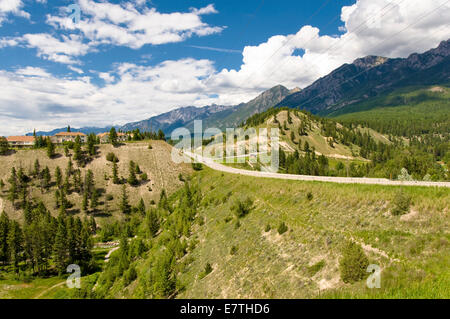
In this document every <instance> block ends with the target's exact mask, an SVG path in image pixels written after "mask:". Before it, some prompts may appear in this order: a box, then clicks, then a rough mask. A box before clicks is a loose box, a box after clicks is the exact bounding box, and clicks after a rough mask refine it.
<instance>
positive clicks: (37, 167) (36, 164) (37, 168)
mask: <svg viewBox="0 0 450 319" xmlns="http://www.w3.org/2000/svg"><path fill="white" fill-rule="evenodd" d="M40 173H41V165H40V164H39V160H38V159H36V160H35V161H34V171H33V176H34V177H38V176H39V175H40Z"/></svg>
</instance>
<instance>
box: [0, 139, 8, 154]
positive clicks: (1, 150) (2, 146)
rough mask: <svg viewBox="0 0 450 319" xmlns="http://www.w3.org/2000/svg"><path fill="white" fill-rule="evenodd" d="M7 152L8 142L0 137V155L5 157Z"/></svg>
mask: <svg viewBox="0 0 450 319" xmlns="http://www.w3.org/2000/svg"><path fill="white" fill-rule="evenodd" d="M8 151H9V143H8V140H7V139H6V138H4V137H2V136H0V155H6V154H7V153H8Z"/></svg>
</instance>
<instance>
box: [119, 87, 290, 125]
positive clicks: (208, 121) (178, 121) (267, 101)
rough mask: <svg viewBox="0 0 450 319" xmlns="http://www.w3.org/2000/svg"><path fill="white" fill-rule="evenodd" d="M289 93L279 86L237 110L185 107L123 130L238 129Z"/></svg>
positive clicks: (216, 106) (229, 107) (240, 105)
mask: <svg viewBox="0 0 450 319" xmlns="http://www.w3.org/2000/svg"><path fill="white" fill-rule="evenodd" d="M290 93H291V91H290V90H288V89H287V88H285V87H284V86H282V85H277V86H275V87H273V88H271V89H270V90H267V91H265V92H263V93H262V94H260V95H259V96H258V97H256V98H255V99H253V100H251V101H249V102H247V103H241V104H239V105H234V106H222V105H211V106H205V107H193V106H190V107H183V108H179V109H176V110H173V111H170V112H167V113H164V114H161V115H158V116H155V117H152V118H150V119H147V120H144V121H139V122H135V123H129V124H125V125H124V126H122V127H121V129H122V130H124V131H131V130H134V129H137V128H138V129H140V130H141V131H145V130H150V129H152V130H158V129H162V130H163V131H164V133H166V134H170V133H171V132H172V131H173V130H174V129H176V128H178V127H186V128H187V129H189V130H191V131H193V127H194V121H195V120H202V121H203V127H204V128H208V127H217V128H219V129H221V130H223V129H226V128H227V127H236V126H238V125H239V124H240V123H242V122H243V121H245V120H246V119H247V118H249V117H250V116H252V115H254V114H256V113H260V112H264V111H266V110H267V109H269V108H270V107H273V106H275V105H276V104H277V103H278V102H280V101H281V100H283V99H284V98H285V97H286V96H288V95H289V94H290Z"/></svg>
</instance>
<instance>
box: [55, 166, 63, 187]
mask: <svg viewBox="0 0 450 319" xmlns="http://www.w3.org/2000/svg"><path fill="white" fill-rule="evenodd" d="M55 179H56V185H57V186H58V188H61V186H62V174H61V169H60V168H59V166H56V168H55Z"/></svg>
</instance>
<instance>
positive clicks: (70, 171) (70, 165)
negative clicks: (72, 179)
mask: <svg viewBox="0 0 450 319" xmlns="http://www.w3.org/2000/svg"><path fill="white" fill-rule="evenodd" d="M66 171H67V173H68V175H69V176H71V175H72V173H73V163H72V159H70V158H69V161H68V162H67V170H66Z"/></svg>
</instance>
